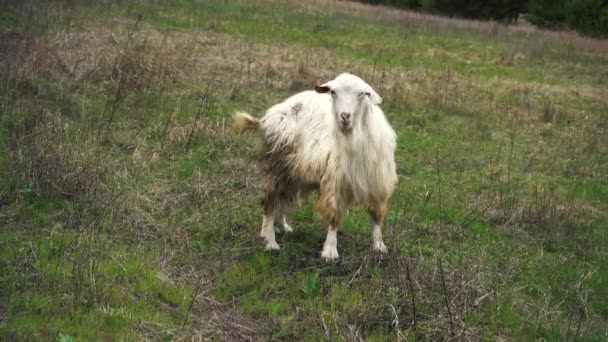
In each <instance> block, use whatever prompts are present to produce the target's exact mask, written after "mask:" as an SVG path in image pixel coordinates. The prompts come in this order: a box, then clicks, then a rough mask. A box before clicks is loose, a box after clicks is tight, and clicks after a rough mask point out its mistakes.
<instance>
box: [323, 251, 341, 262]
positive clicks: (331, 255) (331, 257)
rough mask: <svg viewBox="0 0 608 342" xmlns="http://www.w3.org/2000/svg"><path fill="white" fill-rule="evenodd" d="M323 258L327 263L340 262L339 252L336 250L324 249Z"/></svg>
mask: <svg viewBox="0 0 608 342" xmlns="http://www.w3.org/2000/svg"><path fill="white" fill-rule="evenodd" d="M321 257H322V258H323V259H325V261H335V260H338V257H339V255H338V250H337V249H336V248H323V252H321Z"/></svg>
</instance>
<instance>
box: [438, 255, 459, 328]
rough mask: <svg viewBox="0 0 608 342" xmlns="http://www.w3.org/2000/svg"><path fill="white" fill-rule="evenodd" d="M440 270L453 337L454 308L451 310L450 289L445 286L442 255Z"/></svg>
mask: <svg viewBox="0 0 608 342" xmlns="http://www.w3.org/2000/svg"><path fill="white" fill-rule="evenodd" d="M439 272H440V274H441V285H442V286H443V299H444V300H445V307H446V309H447V310H448V317H449V319H450V333H451V335H452V337H454V336H455V335H456V332H455V330H454V320H453V319H452V310H450V301H449V300H448V290H447V288H446V286H445V275H444V274H443V264H442V263H441V257H439Z"/></svg>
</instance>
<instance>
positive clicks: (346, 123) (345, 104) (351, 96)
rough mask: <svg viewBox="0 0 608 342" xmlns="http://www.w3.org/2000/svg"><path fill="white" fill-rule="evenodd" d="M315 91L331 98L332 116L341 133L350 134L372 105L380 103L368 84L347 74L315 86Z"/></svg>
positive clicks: (379, 98) (380, 100)
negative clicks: (326, 94)
mask: <svg viewBox="0 0 608 342" xmlns="http://www.w3.org/2000/svg"><path fill="white" fill-rule="evenodd" d="M315 91H316V92H317V93H328V94H329V95H330V96H331V98H332V108H333V115H334V118H335V119H336V121H337V123H338V127H340V129H341V130H342V131H343V132H350V131H351V130H352V129H353V127H355V125H358V124H359V122H360V121H361V118H362V117H363V116H364V115H365V114H366V112H367V111H368V109H369V107H370V106H371V105H372V104H376V105H377V104H380V103H381V102H382V98H381V97H380V96H379V95H378V94H377V93H376V92H375V91H374V89H372V87H371V86H370V85H369V84H367V83H366V82H365V81H363V80H362V79H361V78H359V77H357V76H355V75H352V74H349V73H343V74H341V75H340V76H338V77H336V79H334V80H332V81H329V82H327V83H325V84H323V85H318V86H315Z"/></svg>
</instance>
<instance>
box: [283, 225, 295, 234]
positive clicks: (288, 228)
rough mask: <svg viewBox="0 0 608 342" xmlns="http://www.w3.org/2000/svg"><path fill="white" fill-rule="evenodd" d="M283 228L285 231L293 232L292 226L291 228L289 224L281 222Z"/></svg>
mask: <svg viewBox="0 0 608 342" xmlns="http://www.w3.org/2000/svg"><path fill="white" fill-rule="evenodd" d="M283 229H284V230H285V233H291V232H293V228H291V226H290V225H288V224H287V223H285V224H283Z"/></svg>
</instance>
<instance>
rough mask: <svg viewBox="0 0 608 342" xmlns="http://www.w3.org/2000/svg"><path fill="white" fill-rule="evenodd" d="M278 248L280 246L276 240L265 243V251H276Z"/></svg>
mask: <svg viewBox="0 0 608 342" xmlns="http://www.w3.org/2000/svg"><path fill="white" fill-rule="evenodd" d="M279 249H281V247H279V244H278V243H277V242H276V241H272V242H267V243H266V250H267V251H278V250H279Z"/></svg>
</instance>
